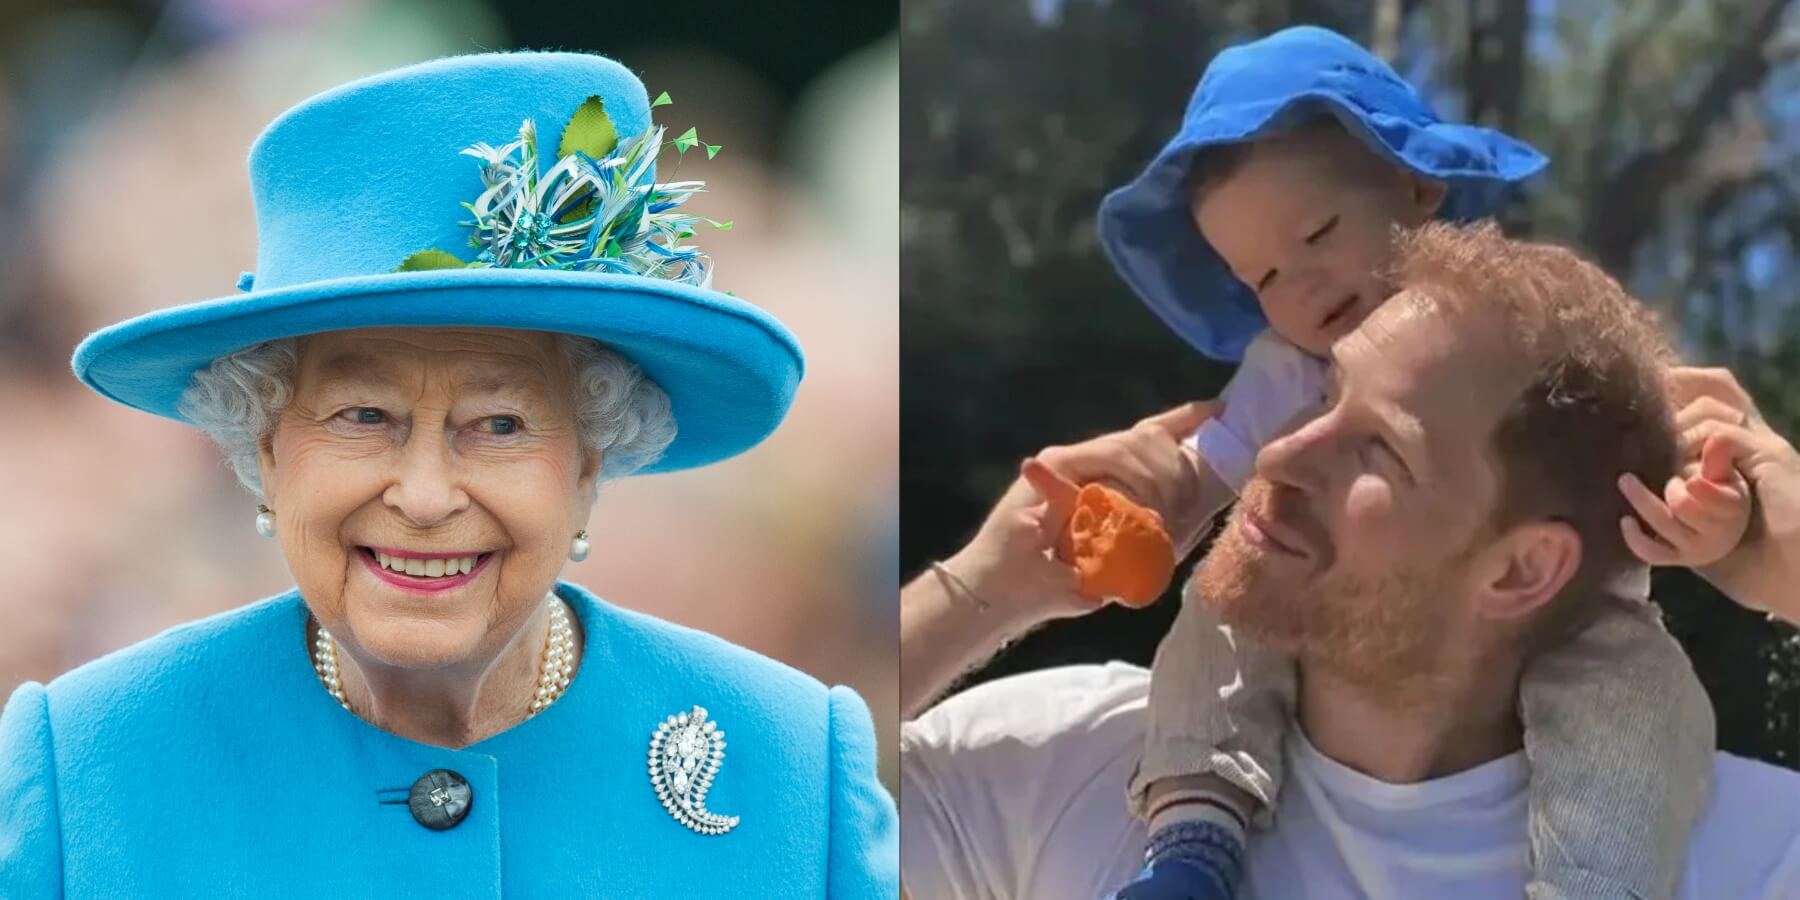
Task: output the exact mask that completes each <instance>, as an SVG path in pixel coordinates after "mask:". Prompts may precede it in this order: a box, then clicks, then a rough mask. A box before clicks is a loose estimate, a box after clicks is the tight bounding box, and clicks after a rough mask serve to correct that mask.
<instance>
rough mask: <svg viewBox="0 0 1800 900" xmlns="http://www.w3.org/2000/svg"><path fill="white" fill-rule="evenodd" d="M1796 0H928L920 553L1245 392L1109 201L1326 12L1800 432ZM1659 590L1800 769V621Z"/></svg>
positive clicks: (1121, 613)
mask: <svg viewBox="0 0 1800 900" xmlns="http://www.w3.org/2000/svg"><path fill="white" fill-rule="evenodd" d="M1794 5H1795V3H1794V2H1792V0H1717V2H1714V3H1702V2H1697V0H1648V2H1642V3H1637V2H1633V3H1627V2H1620V0H1536V2H1528V0H1457V2H1448V3H1436V4H1424V3H1407V2H1401V3H1392V2H1385V0H1376V2H1360V3H1352V2H1331V0H1263V2H1257V0H1225V2H1201V0H1142V2H1133V3H1122V2H1117V0H1023V2H990V3H957V2H953V0H909V2H907V3H906V4H905V6H904V8H903V13H902V29H903V35H904V37H903V40H902V54H903V56H902V71H903V73H904V74H903V77H904V78H905V90H904V91H903V93H902V109H901V116H902V120H901V130H902V134H903V135H905V136H906V137H907V141H906V144H905V147H904V148H903V150H902V155H901V194H902V197H901V202H902V213H901V216H902V219H901V235H902V237H901V240H902V244H901V247H902V255H903V257H902V258H903V261H904V265H903V267H902V287H901V296H902V329H903V334H904V335H905V337H904V340H903V343H902V367H903V368H902V373H903V378H904V387H903V390H902V395H901V398H902V399H901V427H902V433H903V434H904V435H905V436H906V439H905V443H904V446H903V451H902V452H903V464H902V474H901V497H902V503H903V509H902V516H903V520H904V521H905V523H906V527H905V529H904V532H903V537H902V543H901V561H902V564H903V569H904V570H906V571H917V570H918V569H919V568H921V567H922V566H923V565H924V563H925V562H926V561H927V560H929V559H932V558H935V557H940V556H942V555H944V554H947V553H949V552H951V551H953V550H954V549H955V548H956V547H957V546H958V545H960V543H961V542H962V541H964V540H965V539H966V538H967V537H968V535H969V534H970V533H971V532H972V531H973V529H974V528H975V526H976V525H977V524H978V523H979V521H980V519H981V516H982V515H983V514H984V513H985V511H986V509H987V506H988V504H989V503H991V502H992V501H993V499H994V498H996V497H997V496H998V495H999V493H1000V491H1001V489H1002V488H1003V486H1004V484H1005V483H1006V482H1007V481H1008V480H1009V479H1010V478H1011V477H1012V474H1013V472H1014V471H1015V469H1016V467H1017V464H1018V461H1019V460H1020V459H1022V458H1023V457H1024V456H1026V455H1028V454H1030V453H1032V452H1035V451H1036V450H1037V449H1039V448H1040V447H1042V446H1044V445H1046V444H1050V443H1055V442H1063V441H1072V440H1076V439H1079V438H1082V437H1085V436H1088V435H1091V434H1095V433H1099V432H1101V431H1106V430H1111V429H1114V428H1117V427H1121V426H1123V425H1125V424H1128V423H1130V422H1131V421H1133V420H1134V419H1136V418H1138V417H1140V416H1143V415H1146V414H1149V413H1151V412H1154V411H1157V410H1159V409H1161V408H1164V407H1167V406H1171V405H1173V404H1175V403H1177V402H1180V401H1182V400H1186V399H1190V398H1192V397H1196V396H1210V395H1212V394H1214V393H1216V392H1217V390H1218V388H1219V387H1220V386H1222V384H1223V382H1224V379H1225V378H1226V377H1227V376H1228V375H1229V367H1226V366H1221V365H1217V364H1213V363H1211V362H1209V361H1207V360H1204V359H1202V358H1200V357H1199V356H1198V355H1197V354H1195V353H1193V352H1191V351H1189V350H1188V349H1187V348H1186V346H1185V345H1183V344H1182V343H1181V342H1180V341H1179V340H1178V339H1177V338H1175V337H1174V336H1173V335H1172V334H1170V333H1169V332H1168V331H1167V330H1166V329H1164V328H1163V327H1162V325H1161V324H1160V323H1159V322H1158V321H1157V320H1156V319H1155V318H1154V317H1153V316H1152V315H1150V314H1149V312H1148V311H1147V310H1145V309H1144V308H1143V307H1142V306H1141V305H1140V304H1139V303H1137V302H1136V301H1135V299H1134V298H1132V297H1131V295H1130V294H1129V292H1128V291H1127V290H1126V289H1125V288H1124V286H1123V285H1122V284H1121V283H1120V282H1119V281H1118V280H1117V278H1116V277H1115V276H1114V275H1113V273H1112V271H1111V269H1110V267H1109V266H1108V265H1107V264H1106V262H1105V260H1104V259H1103V258H1102V257H1101V255H1100V252H1099V249H1098V246H1097V244H1096V242H1095V239H1094V221H1093V215H1094V210H1095V208H1096V206H1097V204H1098V202H1099V199H1100V196H1101V195H1102V194H1103V193H1104V192H1105V191H1106V190H1108V189H1110V188H1112V187H1114V186H1117V185H1120V184H1123V183H1124V182H1125V181H1126V180H1128V179H1129V178H1130V177H1131V176H1133V175H1134V174H1135V173H1136V171H1137V170H1138V169H1139V168H1140V167H1141V166H1142V164H1143V163H1144V162H1145V161H1146V160H1147V159H1148V158H1149V157H1150V156H1151V155H1152V154H1153V153H1154V152H1155V150H1156V149H1157V147H1158V146H1159V145H1160V144H1161V142H1162V141H1164V140H1166V139H1167V137H1168V136H1169V135H1171V134H1173V131H1174V128H1175V126H1176V124H1177V123H1178V121H1179V116H1180V114H1181V111H1182V109H1183V107H1184V105H1185V103H1186V100H1187V97H1188V94H1189V92H1190V91H1191V90H1192V87H1193V84H1194V82H1195V80H1196V79H1197V78H1198V76H1199V74H1200V72H1201V71H1202V69H1203V68H1204V67H1205V64H1206V62H1207V61H1208V60H1209V59H1210V58H1211V57H1212V56H1213V54H1214V53H1216V52H1217V51H1218V50H1219V49H1220V48H1222V47H1224V46H1226V45H1228V44H1230V43H1234V42H1237V41H1240V40H1243V39H1247V38H1250V37H1253V36H1255V35H1258V34H1264V33H1267V32H1269V31H1272V30H1274V29H1277V28H1280V27H1283V26H1286V25H1290V24H1298V23H1302V22H1308V23H1313V24H1321V25H1326V26H1328V27H1333V28H1336V29H1337V30H1339V31H1342V32H1344V33H1345V34H1347V35H1349V36H1351V37H1352V38H1354V39H1357V40H1362V41H1370V42H1373V41H1376V39H1378V38H1379V39H1380V40H1379V42H1380V43H1382V44H1387V45H1390V46H1392V47H1394V48H1395V49H1394V53H1395V58H1394V59H1393V60H1392V61H1393V62H1394V64H1395V66H1396V68H1397V69H1399V70H1400V71H1401V72H1402V73H1403V74H1406V75H1407V76H1409V77H1411V78H1414V79H1415V80H1416V81H1418V82H1419V83H1420V84H1421V87H1423V88H1424V89H1425V90H1426V91H1427V93H1428V95H1429V96H1431V97H1432V98H1433V99H1434V101H1435V102H1438V103H1439V104H1440V111H1441V112H1443V113H1444V114H1445V115H1447V116H1451V117H1456V118H1462V119H1465V120H1474V121H1478V122H1481V123H1483V124H1488V125H1493V126H1496V127H1500V128H1504V129H1506V130H1508V131H1510V132H1512V133H1514V134H1517V135H1519V136H1521V137H1523V138H1525V139H1526V140H1529V141H1531V142H1532V143H1534V144H1536V145H1537V146H1538V147H1540V148H1541V149H1543V150H1544V151H1545V152H1546V153H1548V154H1549V155H1550V156H1551V158H1552V159H1553V160H1554V164H1553V165H1552V167H1551V169H1550V171H1549V172H1548V173H1547V175H1546V176H1545V177H1544V178H1542V179H1540V180H1539V182H1538V184H1537V185H1536V186H1535V188H1534V189H1533V190H1532V191H1531V192H1530V193H1529V195H1528V198H1527V202H1525V203H1522V204H1520V205H1519V206H1518V208H1517V209H1514V210H1510V211H1509V212H1508V214H1507V215H1506V217H1505V219H1506V221H1507V224H1508V226H1509V228H1510V229H1511V230H1513V231H1514V232H1516V233H1532V234H1535V235H1537V236H1539V237H1542V238H1546V239H1552V240H1558V241H1562V242H1565V243H1569V244H1572V245H1576V246H1579V247H1581V248H1583V249H1584V250H1585V251H1586V252H1587V253H1589V254H1590V255H1591V256H1592V257H1593V258H1595V259H1596V260H1598V261H1600V262H1601V263H1602V264H1603V265H1605V266H1606V267H1607V268H1608V270H1609V271H1612V272H1614V273H1615V274H1617V275H1619V276H1620V277H1621V278H1623V279H1625V280H1626V281H1627V283H1628V284H1630V285H1631V287H1632V288H1633V290H1634V291H1635V292H1636V293H1637V294H1638V295H1639V296H1640V297H1642V298H1644V300H1645V301H1646V302H1648V303H1651V304H1653V305H1655V306H1657V307H1658V308H1659V309H1661V310H1663V311H1664V312H1665V313H1666V314H1667V316H1668V317H1669V319H1670V320H1671V321H1672V322H1673V323H1675V324H1676V325H1677V327H1678V329H1679V332H1680V335H1681V337H1682V340H1683V344H1684V352H1685V353H1686V354H1687V355H1688V356H1689V357H1690V358H1692V359H1695V360H1704V361H1707V362H1709V363H1717V364H1723V365H1727V366H1729V367H1731V368H1732V369H1733V371H1735V372H1736V373H1737V374H1738V376H1739V378H1740V379H1742V380H1743V381H1744V383H1745V384H1746V385H1747V386H1748V387H1749V388H1750V389H1751V390H1752V392H1753V393H1755V395H1756V396H1757V398H1758V400H1759V402H1760V403H1761V404H1762V405H1763V407H1764V409H1765V411H1766V412H1767V413H1768V415H1769V417H1770V419H1771V421H1773V422H1775V423H1776V424H1777V426H1778V427H1780V428H1783V429H1784V430H1785V432H1786V433H1787V434H1790V435H1795V436H1797V437H1800V305H1797V304H1795V303H1794V300H1795V299H1796V289H1795V287H1794V284H1795V283H1796V276H1800V272H1797V271H1796V263H1795V261H1796V252H1797V250H1800V203H1796V202H1795V192H1796V190H1800V157H1797V155H1796V148H1797V147H1800V128H1797V126H1800V121H1797V120H1800V102H1796V101H1797V99H1800V66H1795V65H1794V60H1795V57H1796V51H1797V50H1800V38H1797V37H1796V36H1795V35H1796V21H1795V20H1796V18H1797V17H1796V16H1795V14H1794V13H1793V11H1792V7H1793V6H1794ZM1656 597H1657V599H1658V601H1659V602H1660V603H1661V604H1662V605H1663V606H1664V608H1665V610H1666V611H1667V613H1668V616H1669V620H1670V627H1671V630H1673V631H1674V632H1675V633H1676V635H1677V637H1678V638H1679V639H1680V640H1681V641H1682V642H1683V644H1684V645H1685V646H1686V647H1687V649H1688V651H1689V653H1690V655H1691V656H1692V657H1693V659H1694V662H1695V667H1696V668H1697V669H1698V670H1699V672H1700V674H1701V677H1702V680H1703V681H1704V682H1705V683H1706V685H1707V687H1708V690H1709V692H1710V693H1711V694H1712V696H1713V699H1714V703H1715V705H1716V706H1717V708H1718V712H1719V722H1720V740H1721V744H1722V746H1724V747H1725V748H1726V749H1730V750H1732V751H1734V752H1739V753H1743V754H1746V755H1750V756H1755V757H1760V758H1763V759H1768V760H1772V761H1777V762H1781V763H1784V764H1787V765H1795V764H1796V762H1797V761H1800V640H1797V639H1796V638H1795V637H1794V636H1793V634H1794V632H1793V629H1791V628H1788V627H1787V626H1781V625H1774V624H1771V623H1769V622H1767V621H1765V620H1764V619H1763V618H1762V617H1760V616H1757V615H1753V614H1750V613H1748V612H1745V611H1743V610H1741V609H1739V608H1737V607H1736V606H1735V605H1733V604H1731V603H1730V602H1729V601H1728V600H1726V599H1724V598H1722V597H1720V596H1719V595H1718V594H1717V593H1716V592H1714V591H1712V590H1711V588H1710V587H1708V586H1707V585H1706V584H1705V583H1704V582H1703V581H1701V580H1700V579H1698V578H1697V577H1695V576H1693V575H1692V574H1691V573H1687V572H1684V571H1668V572H1659V573H1658V575H1657V579H1656ZM1175 602H1176V601H1175V598H1173V597H1170V598H1166V599H1165V602H1163V603H1160V604H1158V605H1157V606H1155V607H1152V608H1151V609H1148V610H1144V611H1127V610H1123V609H1109V610H1105V611H1102V612H1100V613H1098V614H1096V615H1094V616H1091V617H1088V618H1084V619H1082V620H1079V621H1080V624H1079V625H1077V624H1073V623H1065V624H1062V625H1058V626H1052V627H1049V628H1046V629H1044V630H1042V631H1041V632H1039V633H1037V634H1035V635H1033V636H1031V637H1029V638H1027V639H1026V640H1024V641H1021V642H1019V643H1017V644H1015V645H1014V646H1013V648H1012V649H1010V650H1009V651H1007V652H1006V653H1005V654H1003V655H1002V656H1001V657H1000V658H999V659H997V660H995V661H994V663H992V664H991V665H990V666H988V667H987V668H986V669H985V670H983V671H982V672H981V673H978V674H977V676H976V677H977V678H989V677H995V676H997V675H1000V674H1005V673H1009V672H1013V671H1018V670H1023V669H1031V668H1038V667H1041V666H1045V665H1054V664H1058V663H1063V662H1073V661H1083V660H1098V659H1105V658H1123V659H1131V660H1136V661H1139V662H1146V663H1147V662H1148V660H1149V658H1150V654H1151V652H1152V651H1153V649H1154V647H1155V642H1156V641H1157V640H1158V639H1159V638H1160V636H1161V634H1162V632H1163V630H1165V629H1166V628H1167V625H1168V622H1169V621H1170V619H1171V618H1172V616H1173V613H1174V607H1175Z"/></svg>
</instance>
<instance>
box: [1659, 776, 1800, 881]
mask: <svg viewBox="0 0 1800 900" xmlns="http://www.w3.org/2000/svg"><path fill="white" fill-rule="evenodd" d="M1682 881H1683V890H1682V894H1681V895H1682V896H1684V897H1792V896H1795V895H1796V893H1797V892H1800V772H1795V771H1793V770H1791V769H1784V768H1781V767H1779V766H1773V765H1770V764H1768V763H1765V762H1758V761H1756V760H1753V759H1746V758H1744V757H1742V756H1735V755H1732V754H1730V753H1718V754H1716V755H1714V757H1713V777H1712V791H1711V794H1710V795H1709V797H1708V799H1707V806H1706V811H1705V812H1704V813H1702V814H1701V817H1700V821H1699V823H1698V824H1696V825H1695V827H1694V831H1693V835H1692V839H1691V841H1690V843H1689V845H1688V864H1687V872H1686V873H1685V875H1684V876H1683V878H1682Z"/></svg>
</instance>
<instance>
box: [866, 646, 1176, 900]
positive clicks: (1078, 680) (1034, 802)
mask: <svg viewBox="0 0 1800 900" xmlns="http://www.w3.org/2000/svg"><path fill="white" fill-rule="evenodd" d="M1148 693H1149V673H1148V672H1146V671H1144V670H1143V669H1140V668H1136V667H1133V666H1125V665H1121V664H1116V663H1115V664H1109V665H1106V666H1070V667H1065V668H1060V669H1046V670H1043V671H1038V672H1030V673H1026V674H1024V675H1015V676H1012V677H1010V678H1002V679H999V680H997V681H992V682H988V683H986V684H982V685H978V686H976V687H974V688H971V689H969V690H967V691H964V692H963V693H961V694H958V695H956V696H953V697H951V698H950V699H948V700H945V701H944V702H943V703H940V704H938V705H937V706H936V707H934V708H932V709H931V710H930V711H928V712H926V713H925V714H924V715H922V716H920V717H919V718H918V719H916V720H914V721H911V722H907V723H904V724H903V725H902V726H901V728H900V821H901V822H902V825H901V831H902V837H901V841H900V883H901V885H902V887H904V888H905V889H906V892H907V893H908V894H909V895H910V896H911V897H912V898H913V900H992V898H996V897H1029V896H1046V893H1045V891H1044V889H1043V888H1042V884H1043V882H1044V881H1045V880H1046V879H1050V880H1057V881H1063V882H1066V881H1067V880H1069V879H1068V878H1065V875H1064V871H1066V869H1065V867H1071V868H1073V870H1074V871H1073V872H1070V873H1069V875H1070V876H1072V878H1073V879H1074V880H1079V881H1081V882H1083V883H1091V884H1093V885H1095V886H1102V887H1100V891H1103V890H1104V889H1105V888H1104V887H1103V886H1105V885H1108V883H1109V882H1110V881H1112V880H1114V879H1117V878H1119V877H1120V876H1119V874H1118V872H1117V871H1116V870H1117V866H1116V865H1112V863H1113V860H1110V859H1108V858H1105V857H1106V854H1105V852H1104V851H1101V850H1097V849H1096V848H1094V847H1091V846H1088V847H1082V848H1081V852H1078V853H1070V852H1067V851H1066V847H1065V844H1066V843H1067V841H1068V838H1069V835H1070V834H1072V833H1073V831H1072V829H1071V827H1070V825H1071V823H1065V822H1063V819H1064V818H1066V817H1068V816H1070V815H1076V816H1078V817H1079V816H1080V813H1079V810H1083V809H1088V808H1092V807H1093V801H1092V797H1093V793H1092V792H1093V791H1094V790H1095V785H1096V783H1097V782H1099V781H1103V780H1104V779H1102V778H1097V777H1096V774H1097V773H1100V772H1103V771H1105V772H1111V771H1112V770H1118V772H1117V781H1118V783H1117V784H1113V785H1111V786H1110V787H1108V788H1101V789H1100V796H1101V797H1102V802H1103V803H1104V804H1105V807H1106V809H1108V810H1110V811H1112V812H1114V814H1115V815H1114V818H1116V820H1117V821H1118V822H1119V823H1120V824H1122V825H1130V824H1132V820H1131V819H1130V816H1129V814H1128V813H1127V812H1126V810H1125V794H1124V772H1125V771H1126V770H1128V767H1129V762H1128V760H1129V759H1135V754H1136V753H1137V751H1138V750H1139V749H1140V748H1141V746H1142V744H1143V721H1142V719H1143V715H1144V705H1145V702H1146V697H1147V695H1148ZM1122 761H1123V762H1125V765H1124V766H1121V765H1120V763H1121V762H1122ZM1099 843H1101V845H1102V846H1107V845H1108V844H1109V842H1104V841H1102V842H1099ZM1059 848H1060V849H1059ZM1140 848H1141V845H1139V848H1134V854H1135V853H1137V852H1141V849H1140ZM1134 858H1135V856H1129V857H1128V858H1127V859H1126V863H1127V864H1129V863H1131V862H1133V860H1134ZM1127 871H1129V865H1127ZM1061 886H1064V887H1066V886H1067V885H1066V883H1065V884H1064V885H1061ZM1111 886H1113V887H1116V886H1117V885H1116V884H1113V885H1111ZM1099 895H1100V893H1099V892H1095V893H1091V894H1087V895H1086V896H1089V897H1098V896H1099Z"/></svg>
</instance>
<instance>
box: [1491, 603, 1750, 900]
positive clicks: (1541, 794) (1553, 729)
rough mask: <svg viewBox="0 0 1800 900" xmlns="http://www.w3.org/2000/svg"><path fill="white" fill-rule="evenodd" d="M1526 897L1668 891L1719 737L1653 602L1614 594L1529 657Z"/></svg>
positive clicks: (1627, 897) (1630, 897) (1632, 896)
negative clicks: (1586, 622)
mask: <svg viewBox="0 0 1800 900" xmlns="http://www.w3.org/2000/svg"><path fill="white" fill-rule="evenodd" d="M1519 703H1520V716H1521V718H1522V719H1523V720H1524V723H1525V754H1526V757H1527V758H1528V759H1529V761H1530V764H1531V786H1530V806H1531V811H1530V836H1531V853H1532V879H1531V883H1530V885H1529V886H1528V887H1527V889H1526V894H1527V896H1528V897H1530V898H1531V900H1564V898H1580V900H1591V898H1620V900H1638V898H1642V900H1665V898H1670V897H1673V896H1674V894H1675V888H1676V883H1677V880H1678V879H1679V878H1680V876H1681V867H1682V862H1683V860H1685V859H1686V858H1687V843H1688V832H1689V831H1690V829H1692V827H1693V825H1694V822H1695V820H1696V819H1698V818H1699V816H1700V810H1701V808H1702V807H1703V806H1704V805H1705V802H1706V792H1707V786H1708V784H1709V782H1710V779H1711V776H1712V757H1713V751H1714V749H1715V747H1716V744H1717V737H1716V735H1715V726H1714V722H1713V710H1712V704H1711V702H1709V701H1708V699H1707V697H1706V693H1705V691H1704V690H1702V689H1701V687H1700V682H1699V680H1698V679H1697V678H1696V677H1695V676H1694V669H1693V666H1692V665H1691V664H1690V663H1689V662H1688V658H1687V655H1686V654H1685V653H1683V652H1682V649H1681V647H1680V645H1679V644H1677V643H1676V642H1675V639H1674V638H1673V637H1670V636H1669V633H1668V631H1666V630H1665V629H1664V628H1663V626H1662V619H1661V615H1660V613H1659V611H1658V610H1657V609H1656V607H1654V606H1652V605H1651V604H1650V603H1648V602H1646V601H1642V600H1624V599H1618V598H1614V599H1613V602H1612V606H1611V608H1609V610H1608V611H1607V612H1606V613H1605V614H1604V615H1602V616H1601V617H1600V619H1598V620H1597V621H1595V622H1594V623H1593V624H1592V625H1590V626H1589V627H1588V628H1587V629H1586V630H1584V631H1582V632H1581V633H1580V634H1579V635H1577V636H1576V637H1575V638H1573V639H1572V640H1570V641H1569V642H1568V643H1566V644H1564V645H1562V646H1560V647H1557V648H1556V649H1554V650H1552V651H1550V652H1549V653H1546V654H1544V655H1543V656H1540V657H1538V658H1537V659H1535V660H1533V661H1532V662H1531V663H1530V664H1529V665H1528V666H1527V667H1526V670H1525V675H1524V678H1523V680H1522V682H1521V684H1520V691H1519Z"/></svg>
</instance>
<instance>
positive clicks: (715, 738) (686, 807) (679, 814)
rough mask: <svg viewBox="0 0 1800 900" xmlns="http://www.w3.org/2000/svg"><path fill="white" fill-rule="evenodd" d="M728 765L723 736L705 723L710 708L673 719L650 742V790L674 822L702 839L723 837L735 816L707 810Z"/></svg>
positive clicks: (667, 721)
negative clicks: (715, 782)
mask: <svg viewBox="0 0 1800 900" xmlns="http://www.w3.org/2000/svg"><path fill="white" fill-rule="evenodd" d="M724 759H725V732H724V731H722V730H720V729H719V727H718V726H717V725H716V724H714V723H713V722H712V721H711V720H709V719H708V718H707V717H706V708H705V707H702V706H696V707H694V708H693V710H692V711H690V712H684V713H681V714H679V715H673V716H670V717H668V718H667V719H664V720H663V721H662V723H661V724H660V725H657V726H656V733H655V734H653V735H651V736H650V786H651V787H654V788H656V799H657V800H659V801H661V802H662V805H663V808H664V809H666V810H668V811H669V815H671V816H674V817H675V821H677V822H680V823H681V824H683V825H686V826H687V827H689V828H692V829H693V830H695V831H697V832H699V833H701V834H724V833H725V832H727V831H730V830H731V829H733V828H736V827H737V823H738V817H737V816H722V815H719V814H718V813H715V812H711V811H709V810H707V808H706V792H707V791H708V790H710V789H711V788H712V781H713V778H714V777H715V776H717V775H718V774H719V764H720V763H721V762H722V761H723V760H724Z"/></svg>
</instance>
